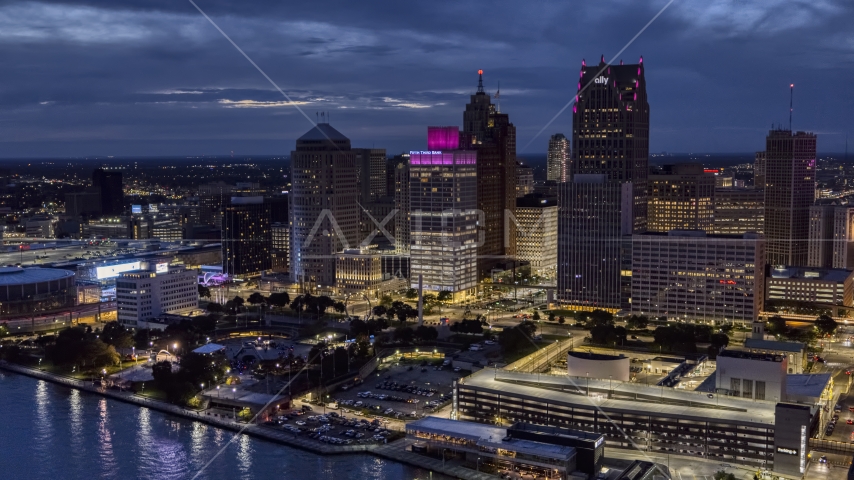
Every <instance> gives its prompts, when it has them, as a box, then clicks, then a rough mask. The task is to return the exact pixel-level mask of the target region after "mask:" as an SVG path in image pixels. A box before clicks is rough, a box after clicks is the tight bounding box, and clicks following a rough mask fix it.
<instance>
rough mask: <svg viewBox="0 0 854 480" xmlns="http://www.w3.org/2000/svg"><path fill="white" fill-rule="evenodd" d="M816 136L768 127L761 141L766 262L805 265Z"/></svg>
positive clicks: (813, 184) (813, 192)
mask: <svg viewBox="0 0 854 480" xmlns="http://www.w3.org/2000/svg"><path fill="white" fill-rule="evenodd" d="M815 157H816V136H815V134H812V133H807V132H797V133H792V132H791V131H790V130H783V129H778V130H771V131H770V132H769V133H768V137H767V138H766V140H765V158H766V163H765V237H766V239H767V242H768V243H767V250H766V253H767V255H768V258H767V263H769V264H771V265H787V266H796V267H802V266H806V265H807V257H808V244H809V241H808V239H809V224H810V222H809V220H810V207H812V205H813V202H814V201H815Z"/></svg>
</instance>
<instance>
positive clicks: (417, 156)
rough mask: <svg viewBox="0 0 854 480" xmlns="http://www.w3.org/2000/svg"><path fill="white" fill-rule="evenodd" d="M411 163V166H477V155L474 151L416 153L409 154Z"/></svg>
mask: <svg viewBox="0 0 854 480" xmlns="http://www.w3.org/2000/svg"><path fill="white" fill-rule="evenodd" d="M409 163H410V164H411V165H455V164H456V165H475V164H477V153H475V152H472V151H456V152H438V151H415V152H409Z"/></svg>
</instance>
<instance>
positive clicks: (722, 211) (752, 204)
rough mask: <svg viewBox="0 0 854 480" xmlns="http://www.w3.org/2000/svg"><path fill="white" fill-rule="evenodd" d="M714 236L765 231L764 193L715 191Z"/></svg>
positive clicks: (751, 190) (740, 190)
mask: <svg viewBox="0 0 854 480" xmlns="http://www.w3.org/2000/svg"><path fill="white" fill-rule="evenodd" d="M714 216H715V218H714V223H713V224H712V232H711V233H713V234H715V235H741V234H744V233H747V232H755V233H762V232H763V230H764V229H765V192H764V191H763V190H762V189H759V188H756V187H753V188H720V189H715V214H714Z"/></svg>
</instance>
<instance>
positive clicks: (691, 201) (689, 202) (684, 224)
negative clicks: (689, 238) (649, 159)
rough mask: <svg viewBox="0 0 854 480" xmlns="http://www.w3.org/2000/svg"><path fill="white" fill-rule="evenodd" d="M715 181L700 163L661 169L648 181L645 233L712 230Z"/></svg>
mask: <svg viewBox="0 0 854 480" xmlns="http://www.w3.org/2000/svg"><path fill="white" fill-rule="evenodd" d="M715 179H716V177H715V176H714V175H712V174H709V173H706V172H705V171H704V170H703V165H702V164H700V163H682V164H677V165H665V166H663V167H660V168H658V169H657V170H656V171H655V173H651V174H650V175H649V177H648V180H647V181H648V184H647V185H648V188H649V191H648V198H649V206H648V214H649V220H648V225H647V230H648V231H650V232H669V231H670V230H703V231H704V232H708V231H711V230H712V224H713V223H714V205H715V204H714V201H715Z"/></svg>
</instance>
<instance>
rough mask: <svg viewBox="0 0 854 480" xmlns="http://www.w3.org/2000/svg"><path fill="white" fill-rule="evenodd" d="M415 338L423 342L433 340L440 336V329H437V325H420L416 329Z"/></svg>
mask: <svg viewBox="0 0 854 480" xmlns="http://www.w3.org/2000/svg"><path fill="white" fill-rule="evenodd" d="M415 338H417V339H418V340H420V341H422V342H432V341H435V340H436V339H437V338H439V331H438V330H436V327H428V326H427V325H420V326H419V327H418V328H416V329H415Z"/></svg>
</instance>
